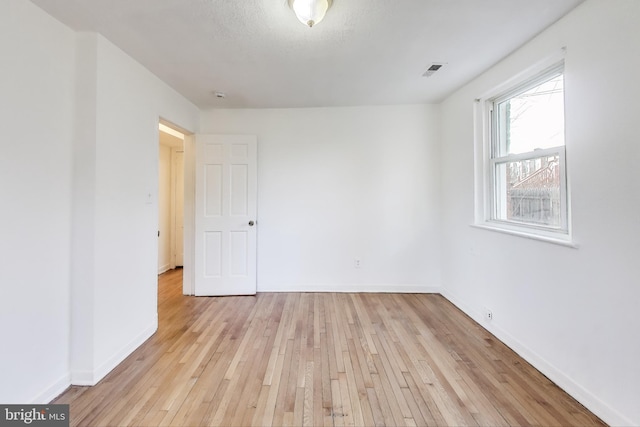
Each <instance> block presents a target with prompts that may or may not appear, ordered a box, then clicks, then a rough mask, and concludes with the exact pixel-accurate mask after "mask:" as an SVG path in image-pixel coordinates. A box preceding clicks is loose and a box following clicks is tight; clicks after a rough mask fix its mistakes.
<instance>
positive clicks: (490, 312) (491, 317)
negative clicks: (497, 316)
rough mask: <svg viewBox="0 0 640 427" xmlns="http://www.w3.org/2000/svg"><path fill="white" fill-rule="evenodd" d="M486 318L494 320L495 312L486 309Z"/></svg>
mask: <svg viewBox="0 0 640 427" xmlns="http://www.w3.org/2000/svg"><path fill="white" fill-rule="evenodd" d="M484 317H485V319H487V320H493V312H492V311H491V310H489V309H488V308H487V309H485V311H484Z"/></svg>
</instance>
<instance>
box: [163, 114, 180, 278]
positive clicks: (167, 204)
mask: <svg viewBox="0 0 640 427" xmlns="http://www.w3.org/2000/svg"><path fill="white" fill-rule="evenodd" d="M158 129H159V132H158V135H159V141H158V143H159V154H158V160H159V164H158V274H162V273H165V272H167V271H169V270H174V269H177V268H180V269H181V268H182V267H183V266H184V170H185V162H184V139H185V134H184V133H182V132H180V131H178V130H176V129H174V128H173V127H170V126H168V125H167V124H165V123H164V122H162V121H161V122H160V123H159V125H158Z"/></svg>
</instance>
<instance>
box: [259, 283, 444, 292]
mask: <svg viewBox="0 0 640 427" xmlns="http://www.w3.org/2000/svg"><path fill="white" fill-rule="evenodd" d="M441 290H442V289H441V288H440V286H429V285H417V284H403V285H392V284H381V285H378V284H340V285H336V284H322V283H313V284H297V285H292V284H267V285H258V292H341V293H345V292H350V293H391V294H393V293H398V294H438V293H440V291H441Z"/></svg>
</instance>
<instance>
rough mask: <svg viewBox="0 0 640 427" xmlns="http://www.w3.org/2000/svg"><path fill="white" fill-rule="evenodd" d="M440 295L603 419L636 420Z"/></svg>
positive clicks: (465, 307)
mask: <svg viewBox="0 0 640 427" xmlns="http://www.w3.org/2000/svg"><path fill="white" fill-rule="evenodd" d="M441 295H442V296H443V297H445V298H446V299H447V300H449V301H450V302H451V303H452V304H453V305H455V306H456V307H458V308H459V309H460V310H462V311H463V312H464V313H465V314H467V315H468V316H469V317H471V318H472V319H473V320H475V321H476V322H477V323H478V324H479V325H480V326H482V327H483V328H484V329H486V330H487V331H489V332H490V333H492V334H493V335H494V336H495V337H496V338H498V339H499V340H500V341H501V342H502V343H504V344H505V345H506V346H507V347H509V348H511V349H512V350H513V351H515V352H516V353H517V354H518V355H519V356H520V357H522V358H523V359H524V360H526V361H527V362H529V363H531V365H533V367H535V368H536V369H537V370H539V371H540V372H542V374H544V375H545V376H546V377H547V378H549V379H550V380H551V381H553V382H554V383H555V384H556V385H557V386H558V387H560V388H561V389H562V390H564V391H565V392H567V393H568V394H569V395H570V396H571V397H573V398H574V399H576V400H577V401H578V402H580V403H581V404H582V405H584V406H585V407H586V408H587V409H589V410H590V411H591V412H593V413H594V414H595V415H596V416H598V417H600V419H602V420H603V421H604V422H605V423H607V424H609V425H625V426H626V425H629V426H631V425H636V424H637V423H634V422H632V421H631V420H630V419H629V418H627V417H625V416H624V415H622V414H620V413H619V412H618V411H616V410H615V409H613V408H612V407H611V406H609V405H607V404H606V403H605V402H603V401H602V400H600V399H598V398H597V397H596V396H595V395H594V394H593V393H591V392H589V391H588V390H587V389H585V388H584V387H583V386H581V385H580V384H578V383H577V382H575V381H574V380H573V379H571V378H570V377H568V376H567V375H566V374H564V373H563V372H562V371H561V370H560V369H558V368H556V367H555V366H554V365H553V364H551V363H549V362H548V361H547V360H545V359H544V358H543V357H541V356H540V355H539V354H537V353H536V352H535V351H533V350H531V349H530V348H528V347H527V346H526V345H524V344H522V343H521V342H520V341H519V340H517V339H516V338H514V337H513V336H512V335H510V334H509V333H508V332H506V331H505V330H504V329H502V328H500V327H499V326H496V325H495V324H494V323H489V322H487V321H486V320H485V319H484V316H483V314H482V313H479V312H477V311H476V310H473V309H471V306H469V305H468V304H467V303H465V302H464V301H463V300H462V299H461V298H458V297H457V296H456V295H454V294H453V293H451V292H450V291H448V290H446V289H442V290H441Z"/></svg>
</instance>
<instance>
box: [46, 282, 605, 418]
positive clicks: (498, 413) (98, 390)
mask: <svg viewBox="0 0 640 427" xmlns="http://www.w3.org/2000/svg"><path fill="white" fill-rule="evenodd" d="M181 292H182V271H181V270H175V271H170V272H167V273H165V274H163V275H161V276H160V283H159V309H158V311H159V316H160V319H159V320H160V325H159V329H158V332H157V333H156V334H155V335H154V336H153V337H151V338H150V339H149V340H148V341H147V342H146V343H145V344H144V345H143V346H142V347H140V348H139V349H138V350H137V351H136V352H134V353H133V354H132V355H131V356H130V357H129V358H127V359H126V360H125V361H124V362H123V363H122V364H120V365H119V366H118V367H117V368H116V369H115V370H114V371H113V372H111V373H110V374H109V375H108V376H107V377H106V378H105V379H103V380H102V381H101V382H100V383H99V384H98V385H96V386H95V387H76V386H74V387H71V388H70V389H69V390H67V391H66V392H65V393H64V394H62V395H61V396H60V397H58V398H57V399H56V400H55V401H54V402H52V403H69V404H70V405H71V408H70V409H71V424H72V425H78V426H116V425H129V426H208V425H209V426H249V425H254V426H284V425H290V426H311V425H321V426H322V425H324V426H374V425H375V426H395V425H397V426H400V425H407V426H463V425H471V426H476V425H482V426H505V425H544V426H552V425H561V426H570V425H575V426H585V425H603V423H602V422H601V421H600V420H599V419H598V418H597V417H595V416H594V415H593V414H591V413H590V412H589V411H587V410H586V409H585V408H584V407H583V406H581V405H580V404H579V403H577V402H576V401H575V400H574V399H572V398H571V397H569V396H568V395H567V394H566V393H564V392H563V391H562V390H560V389H559V388H558V387H556V386H555V385H554V384H553V383H551V382H550V381H549V380H548V379H547V378H546V377H545V376H543V375H542V374H541V373H539V372H538V371H536V370H535V369H534V368H532V367H531V366H530V365H529V364H528V363H527V362H525V361H524V360H523V359H521V358H520V357H518V356H517V355H516V354H515V353H514V352H513V351H511V350H510V349H508V348H507V347H506V346H504V345H503V344H502V343H500V342H499V341H498V340H497V339H496V338H495V337H493V336H492V335H491V334H489V333H488V332H487V331H485V330H484V329H483V328H481V327H480V326H479V325H478V324H476V323H475V322H473V321H472V320H471V319H469V318H468V317H467V316H466V315H464V314H463V313H462V312H460V311H459V310H458V309H456V308H455V307H454V306H453V305H452V304H450V303H449V302H448V301H447V300H445V299H444V298H442V297H441V296H438V295H413V294H339V293H277V294H276V293H261V294H258V295H257V296H255V297H222V298H195V297H184V296H182V294H181Z"/></svg>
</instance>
